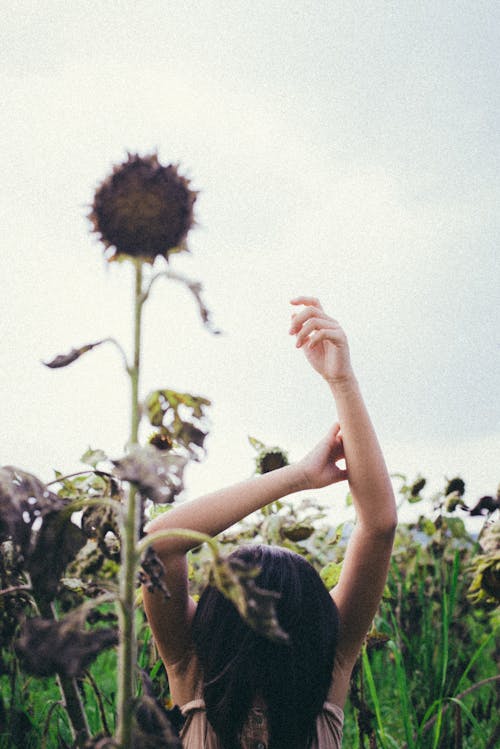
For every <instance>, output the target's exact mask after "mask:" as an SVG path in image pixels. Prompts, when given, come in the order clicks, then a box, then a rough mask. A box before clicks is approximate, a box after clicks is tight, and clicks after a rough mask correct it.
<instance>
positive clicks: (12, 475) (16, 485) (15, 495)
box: [0, 466, 65, 556]
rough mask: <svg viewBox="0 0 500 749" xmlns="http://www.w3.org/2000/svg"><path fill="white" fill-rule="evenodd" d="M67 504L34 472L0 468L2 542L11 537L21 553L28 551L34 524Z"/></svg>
mask: <svg viewBox="0 0 500 749" xmlns="http://www.w3.org/2000/svg"><path fill="white" fill-rule="evenodd" d="M64 506H65V502H64V500H63V499H61V498H60V497H58V496H57V495H56V494H53V493H52V492H50V491H49V490H48V489H47V488H46V486H45V485H44V484H43V483H42V482H41V481H40V480H39V479H37V478H36V476H33V474H31V473H28V472H27V471H22V470H21V469H20V468H15V467H14V466H4V467H3V468H0V542H1V541H5V540H6V539H8V538H12V542H13V544H14V546H15V548H16V550H17V551H18V552H19V553H21V555H22V556H26V555H28V554H29V549H30V546H31V531H32V526H33V523H34V522H35V521H36V520H39V519H41V518H43V517H44V516H45V515H47V514H48V513H49V512H53V511H57V510H61V509H62V508H64Z"/></svg>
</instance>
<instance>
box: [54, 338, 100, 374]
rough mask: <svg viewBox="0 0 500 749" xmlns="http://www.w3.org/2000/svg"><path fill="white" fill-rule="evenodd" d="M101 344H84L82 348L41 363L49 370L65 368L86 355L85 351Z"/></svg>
mask: <svg viewBox="0 0 500 749" xmlns="http://www.w3.org/2000/svg"><path fill="white" fill-rule="evenodd" d="M101 343H104V340H102V341H96V343H86V344H85V345H84V346H80V348H73V349H71V351H70V352H69V353H67V354H59V356H56V357H55V358H54V359H52V360H51V361H49V362H46V361H45V362H43V364H45V366H46V367H50V368H51V369H59V368H60V367H67V366H68V364H72V363H73V362H74V361H76V360H77V359H79V358H80V356H82V355H83V354H86V353H87V351H90V350H91V349H93V348H95V347H96V346H100V345H101Z"/></svg>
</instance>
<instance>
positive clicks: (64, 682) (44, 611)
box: [34, 597, 90, 745]
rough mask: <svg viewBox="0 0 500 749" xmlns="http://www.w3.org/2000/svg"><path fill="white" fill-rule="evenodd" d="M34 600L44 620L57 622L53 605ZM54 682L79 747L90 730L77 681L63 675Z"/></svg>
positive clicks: (58, 676) (88, 735)
mask: <svg viewBox="0 0 500 749" xmlns="http://www.w3.org/2000/svg"><path fill="white" fill-rule="evenodd" d="M34 600H35V604H36V606H37V608H38V611H39V612H40V615H41V616H43V617H44V619H51V620H54V621H56V620H57V616H56V613H55V609H54V607H53V605H51V604H50V603H47V602H46V601H41V600H37V599H36V598H35V597H34ZM56 681H57V684H58V686H59V691H60V692H61V697H62V702H61V704H62V706H63V708H64V709H65V710H66V715H67V716H68V719H69V725H70V730H71V734H72V736H73V739H74V740H75V744H77V745H80V744H81V743H83V742H84V741H85V739H87V738H89V737H90V728H89V724H88V722H87V716H86V713H85V708H84V706H83V700H82V696H81V693H80V690H79V688H78V684H77V681H76V679H75V678H74V677H71V676H65V675H64V674H57V675H56Z"/></svg>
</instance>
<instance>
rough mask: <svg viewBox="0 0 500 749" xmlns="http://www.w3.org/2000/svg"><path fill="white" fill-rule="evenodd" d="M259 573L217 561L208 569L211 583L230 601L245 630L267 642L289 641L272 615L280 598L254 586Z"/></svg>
mask: <svg viewBox="0 0 500 749" xmlns="http://www.w3.org/2000/svg"><path fill="white" fill-rule="evenodd" d="M259 571H260V570H259V568H255V567H254V566H250V565H249V564H247V563H246V562H244V561H243V560H241V559H225V558H223V557H218V558H217V559H216V560H215V561H214V564H213V567H212V582H213V584H214V585H215V586H216V587H217V588H218V589H219V590H220V592H221V593H222V594H223V595H224V596H226V598H228V599H229V600H230V601H232V603H233V604H234V606H235V607H236V609H237V610H238V612H239V614H240V616H241V618H242V619H244V621H245V622H246V623H247V624H248V626H249V627H251V628H252V629H253V630H255V631H256V632H257V633H258V634H261V635H263V636H264V637H267V638H268V639H270V640H274V641H275V642H284V643H286V642H288V640H289V637H288V634H287V633H286V632H285V631H284V630H283V629H282V628H281V626H280V624H279V621H278V616H277V612H276V601H277V600H278V599H279V598H280V594H279V593H277V592H276V591H273V590H264V589H263V588H260V587H259V586H258V585H257V584H256V582H255V578H256V577H257V575H258V574H259Z"/></svg>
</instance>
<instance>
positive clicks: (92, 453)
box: [80, 446, 108, 468]
mask: <svg viewBox="0 0 500 749" xmlns="http://www.w3.org/2000/svg"><path fill="white" fill-rule="evenodd" d="M107 459H108V456H107V455H106V453H105V452H104V450H100V449H97V450H92V448H91V447H90V446H89V448H88V450H86V452H84V453H83V455H82V457H81V458H80V461H81V462H82V463H85V465H88V466H92V468H95V467H96V465H97V464H98V463H102V461H104V460H107Z"/></svg>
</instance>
